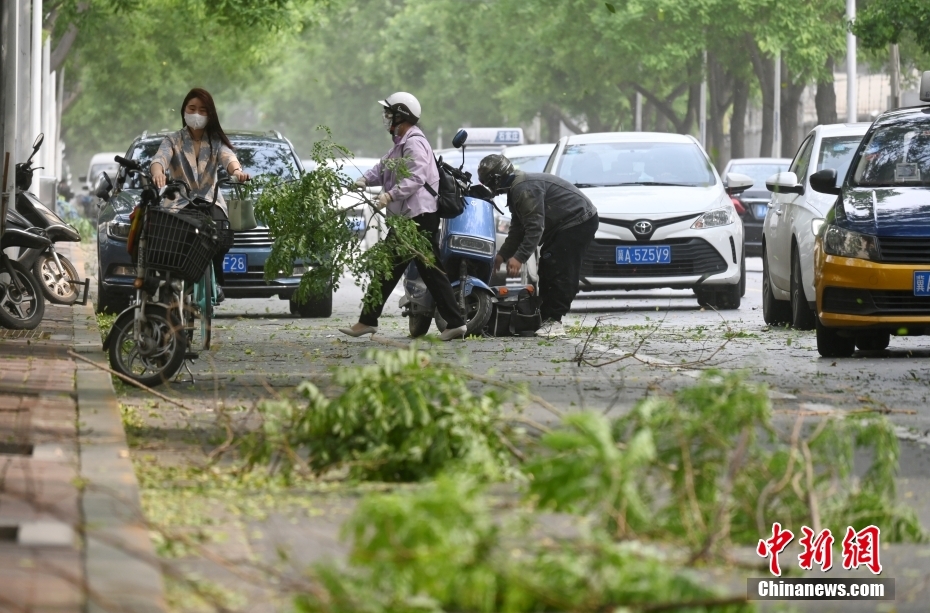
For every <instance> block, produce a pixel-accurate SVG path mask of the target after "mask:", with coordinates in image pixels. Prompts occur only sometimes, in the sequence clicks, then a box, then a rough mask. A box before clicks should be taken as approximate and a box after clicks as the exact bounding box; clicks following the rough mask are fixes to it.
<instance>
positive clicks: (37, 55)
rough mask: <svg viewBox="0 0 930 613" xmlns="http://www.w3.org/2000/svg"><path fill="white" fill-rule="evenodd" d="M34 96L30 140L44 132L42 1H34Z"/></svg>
mask: <svg viewBox="0 0 930 613" xmlns="http://www.w3.org/2000/svg"><path fill="white" fill-rule="evenodd" d="M30 59H31V60H32V61H31V64H32V96H31V98H30V100H29V103H30V104H29V106H30V107H31V111H30V112H31V115H32V116H31V117H30V119H31V122H30V124H29V125H30V126H31V129H30V138H35V137H36V136H38V135H39V132H41V131H42V0H32V57H31V58H30Z"/></svg>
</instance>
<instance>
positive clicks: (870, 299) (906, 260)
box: [810, 72, 930, 357]
mask: <svg viewBox="0 0 930 613" xmlns="http://www.w3.org/2000/svg"><path fill="white" fill-rule="evenodd" d="M920 99H921V100H922V101H924V102H930V72H925V73H924V74H923V78H922V79H921V86H920ZM837 179H838V177H837V176H836V171H835V170H831V169H827V170H822V171H820V172H817V173H815V174H814V175H812V176H811V179H810V184H811V187H812V188H813V189H814V190H816V191H818V192H824V193H828V194H835V195H836V196H837V201H836V204H835V205H834V206H833V208H832V209H831V210H830V212H829V213H828V214H827V216H826V218H825V219H824V221H823V226H822V227H821V228H820V229H819V231H818V236H817V242H816V246H815V248H814V286H815V289H816V293H817V322H816V325H817V351H818V352H819V353H820V355H822V356H824V357H845V356H850V355H852V354H853V352H854V351H855V350H856V348H858V349H860V350H863V351H875V350H882V349H885V348H886V347H888V345H889V343H890V339H891V336H892V335H897V336H904V335H922V334H930V105H927V106H921V107H912V108H907V109H900V110H895V111H889V112H887V113H885V114H883V115H881V116H879V117H878V119H876V120H875V122H874V123H873V124H872V126H871V127H870V128H869V131H868V133H866V135H865V137H864V138H863V139H862V143H861V144H860V146H859V149H858V151H857V152H856V154H855V155H854V156H853V160H852V163H851V164H850V166H849V170H848V172H847V174H846V176H845V178H843V177H839V179H841V182H840V183H839V185H838V181H837Z"/></svg>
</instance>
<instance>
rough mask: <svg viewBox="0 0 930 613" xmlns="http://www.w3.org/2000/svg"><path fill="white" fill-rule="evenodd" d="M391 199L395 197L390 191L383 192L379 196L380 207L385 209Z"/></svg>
mask: <svg viewBox="0 0 930 613" xmlns="http://www.w3.org/2000/svg"><path fill="white" fill-rule="evenodd" d="M391 200H393V198H391V194H390V192H381V195H380V196H378V208H379V209H383V208H384V207H386V206H387V205H388V203H389V202H390V201H391Z"/></svg>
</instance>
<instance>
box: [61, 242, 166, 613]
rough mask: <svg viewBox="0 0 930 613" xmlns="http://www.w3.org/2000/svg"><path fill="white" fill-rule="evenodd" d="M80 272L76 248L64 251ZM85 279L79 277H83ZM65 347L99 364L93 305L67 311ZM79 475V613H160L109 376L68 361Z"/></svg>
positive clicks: (160, 592) (158, 587) (151, 553)
mask: <svg viewBox="0 0 930 613" xmlns="http://www.w3.org/2000/svg"><path fill="white" fill-rule="evenodd" d="M71 255H72V260H73V262H74V265H75V268H77V270H78V271H83V270H84V268H85V267H84V257H83V256H84V254H83V253H82V249H81V247H76V248H74V249H72V251H71ZM85 274H86V272H85ZM71 316H72V322H73V325H74V336H73V349H74V351H75V352H76V353H80V354H82V355H85V356H87V358H89V359H91V360H93V361H95V362H98V363H100V364H106V363H107V358H106V355H105V354H104V353H103V348H102V346H101V341H100V329H99V328H98V327H97V318H96V315H95V314H94V309H93V307H92V306H91V305H90V304H88V305H84V306H82V305H78V304H76V305H74V306H73V307H72V311H71ZM75 367H76V374H75V382H76V387H77V405H78V430H79V431H78V447H79V462H80V471H81V472H80V474H81V478H82V479H83V481H84V486H83V489H82V492H81V512H82V514H83V523H84V573H85V578H86V584H87V594H88V596H87V604H86V609H85V610H86V611H87V613H98V612H99V613H103V612H105V611H106V612H109V613H112V612H113V611H127V612H129V611H131V612H134V613H135V612H139V613H150V612H151V613H165V611H167V607H166V604H165V595H164V583H163V581H162V575H161V566H160V562H159V560H158V558H157V557H156V556H155V550H154V547H153V546H152V542H151V539H150V538H149V532H148V529H147V527H146V525H145V522H144V518H143V514H142V506H141V503H140V499H139V483H138V481H137V480H136V475H135V472H134V470H133V466H132V460H131V459H130V457H129V446H128V444H127V443H126V433H125V431H124V430H123V422H122V419H121V417H120V412H119V402H118V401H117V398H116V392H115V391H114V389H113V383H112V381H111V379H110V375H108V374H107V373H105V372H103V371H101V370H98V369H96V368H94V367H92V366H90V365H89V364H84V363H82V362H80V361H78V360H75Z"/></svg>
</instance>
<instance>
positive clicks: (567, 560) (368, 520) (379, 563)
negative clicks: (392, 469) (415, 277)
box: [296, 475, 751, 613]
mask: <svg viewBox="0 0 930 613" xmlns="http://www.w3.org/2000/svg"><path fill="white" fill-rule="evenodd" d="M494 516H495V513H494V512H493V509H492V508H491V505H490V503H489V500H488V498H487V497H486V496H485V495H484V494H483V492H482V490H481V488H479V487H478V486H476V484H475V483H474V481H472V480H470V479H467V478H462V477H461V476H458V475H456V476H452V477H450V476H443V477H440V478H439V479H438V480H437V481H436V482H435V483H432V484H430V485H428V486H426V487H424V488H422V489H419V490H417V491H415V492H412V493H409V492H405V493H395V494H380V495H370V496H367V497H366V498H364V499H363V500H362V501H361V502H360V503H359V506H358V508H357V509H356V511H355V513H354V514H353V515H352V518H351V519H350V520H349V521H348V522H347V523H346V525H345V528H344V530H345V532H344V536H346V535H347V536H350V537H351V540H352V549H351V553H350V558H349V562H350V567H349V568H348V569H341V568H337V567H335V566H327V565H320V566H317V567H316V568H315V569H314V571H313V574H314V577H315V579H316V580H317V581H318V583H319V585H320V589H318V590H314V592H312V593H309V594H306V595H302V596H300V597H298V598H297V601H296V605H297V610H298V611H301V612H302V613H343V612H346V613H348V612H349V611H352V612H356V611H363V612H366V613H381V612H385V613H386V612H389V611H390V612H413V611H421V612H427V611H428V612H437V613H438V612H440V611H480V612H489V613H490V612H500V613H517V612H522V611H526V612H530V611H574V612H589V611H590V612H592V613H593V612H595V611H607V610H618V611H619V610H623V611H625V610H628V609H627V608H626V607H631V608H634V609H637V608H647V607H646V605H650V606H655V607H659V606H661V605H674V604H675V603H679V604H678V606H670V607H669V610H671V609H674V610H676V611H692V612H697V611H717V612H721V613H722V612H724V611H732V612H736V611H747V610H751V606H750V605H747V604H744V603H740V602H735V603H734V602H733V601H732V600H730V599H726V598H722V599H721V598H720V597H719V596H718V595H717V594H716V593H715V590H713V589H711V588H708V587H705V586H703V585H702V584H701V583H700V582H699V581H698V580H696V579H693V578H690V577H688V576H687V575H686V574H685V573H683V572H682V571H681V570H680V569H679V568H676V567H675V565H674V564H672V563H670V562H669V561H668V560H665V559H663V558H662V557H660V556H659V555H657V554H656V553H654V552H652V551H650V550H648V549H645V548H643V547H641V546H638V545H636V544H633V543H625V544H619V545H618V544H615V543H612V542H611V541H610V539H608V538H604V535H601V534H594V535H591V536H590V537H587V538H582V539H579V540H575V541H566V542H560V543H554V542H552V541H548V542H547V541H542V542H540V541H539V539H534V538H532V537H531V536H530V535H529V532H528V530H527V528H528V527H530V524H529V523H528V522H510V523H507V524H504V525H501V524H500V523H499V522H496V521H495V519H494ZM735 600H736V601H738V600H739V598H738V597H737V598H736V599H735ZM689 601H690V602H695V601H701V602H704V603H705V604H704V606H688V605H687V603H688V602H689Z"/></svg>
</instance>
